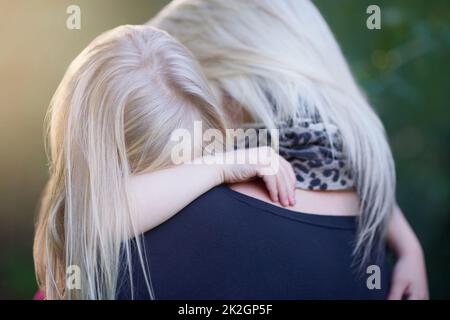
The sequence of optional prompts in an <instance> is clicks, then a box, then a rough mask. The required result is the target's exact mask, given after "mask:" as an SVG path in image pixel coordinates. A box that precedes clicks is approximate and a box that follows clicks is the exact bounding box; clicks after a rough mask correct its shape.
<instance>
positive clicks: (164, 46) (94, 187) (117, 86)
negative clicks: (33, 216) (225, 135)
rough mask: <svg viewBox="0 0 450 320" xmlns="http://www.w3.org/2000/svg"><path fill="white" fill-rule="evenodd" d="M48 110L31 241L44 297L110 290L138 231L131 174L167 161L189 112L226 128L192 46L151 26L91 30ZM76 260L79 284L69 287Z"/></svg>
mask: <svg viewBox="0 0 450 320" xmlns="http://www.w3.org/2000/svg"><path fill="white" fill-rule="evenodd" d="M48 115H49V117H48V120H49V132H48V133H49V149H50V179H49V182H48V185H47V187H46V191H45V193H44V196H43V200H42V205H41V212H40V216H39V220H38V223H37V230H36V237H35V245H34V257H35V263H36V270H37V275H38V279H39V281H40V285H41V286H43V287H44V288H45V290H46V297H47V298H49V299H54V298H82V299H89V298H92V299H94V298H114V295H115V288H116V283H117V276H118V271H119V260H120V255H121V254H123V255H124V256H125V258H126V259H125V260H126V261H127V263H130V249H129V245H128V241H127V240H128V239H129V238H130V237H132V236H133V235H134V232H133V230H134V229H135V228H134V225H133V220H132V219H131V214H130V212H131V211H132V204H131V202H130V201H129V196H128V193H127V180H128V178H129V177H130V176H131V175H133V174H139V173H142V172H144V171H152V170H157V169H160V168H163V167H166V166H168V165H170V164H171V161H170V150H171V148H170V146H171V142H170V137H171V134H172V131H173V130H174V129H176V128H186V129H191V128H192V123H193V121H194V120H195V119H201V120H202V122H203V128H204V129H207V128H208V127H211V128H218V129H223V125H222V122H221V118H222V117H221V115H220V113H219V111H218V109H217V107H216V102H215V100H214V98H213V95H212V93H211V91H210V90H209V87H208V85H207V83H206V80H205V79H204V77H203V76H202V73H201V72H200V70H199V67H198V65H197V64H196V62H195V60H194V59H193V57H192V56H191V54H190V53H189V52H188V50H187V49H186V48H185V47H183V46H182V45H181V44H180V43H178V42H177V41H176V40H175V39H173V38H172V37H171V36H169V35H168V34H166V33H165V32H162V31H159V30H157V29H155V28H152V27H149V26H122V27H118V28H116V29H113V30H111V31H108V32H106V33H104V34H102V35H100V36H99V37H98V38H96V39H95V40H94V41H93V42H92V43H91V44H90V45H89V46H88V47H87V48H86V49H85V50H83V52H82V53H81V54H80V55H79V56H78V57H77V58H76V59H75V60H74V61H73V62H72V64H71V65H70V67H69V68H68V70H67V72H66V74H65V76H64V78H63V80H62V81H61V84H60V85H59V87H58V89H57V91H56V93H55V95H54V97H53V99H52V102H51V106H50V109H49V114H48ZM138 249H139V251H140V248H139V245H138ZM141 262H142V264H143V257H142V255H141ZM73 265H75V266H77V267H79V270H80V278H81V281H80V283H81V288H80V290H66V270H67V268H68V267H70V266H73ZM69 270H72V269H69ZM147 284H148V288H149V290H150V291H151V286H150V281H149V279H147Z"/></svg>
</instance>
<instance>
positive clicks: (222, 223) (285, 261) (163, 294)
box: [118, 186, 389, 299]
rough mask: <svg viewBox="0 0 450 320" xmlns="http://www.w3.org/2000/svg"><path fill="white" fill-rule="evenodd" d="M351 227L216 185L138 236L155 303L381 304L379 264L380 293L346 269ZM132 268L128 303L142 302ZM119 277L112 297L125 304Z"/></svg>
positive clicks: (142, 289) (384, 277) (349, 222)
mask: <svg viewBox="0 0 450 320" xmlns="http://www.w3.org/2000/svg"><path fill="white" fill-rule="evenodd" d="M355 222H356V221H355V217H354V216H329V215H314V214H306V213H301V212H294V211H291V210H286V209H283V208H280V207H278V206H274V205H271V204H268V203H265V202H263V201H261V200H258V199H255V198H252V197H249V196H247V195H244V194H242V193H239V192H236V191H234V190H231V189H230V188H228V187H226V186H221V187H217V188H215V189H213V190H211V191H209V192H207V193H205V194H204V195H203V196H201V197H200V198H198V199H197V200H195V201H194V202H192V203H191V204H190V205H189V206H188V207H186V208H185V209H183V210H182V211H181V212H180V213H179V214H177V215H176V216H174V217H173V218H171V219H170V220H168V221H167V222H166V223H164V224H162V225H160V226H159V227H157V228H155V229H153V230H152V231H150V232H147V233H146V234H145V235H144V241H145V245H146V250H145V252H146V254H147V258H148V261H149V269H150V271H151V276H152V283H153V288H154V292H155V296H156V299H383V298H385V297H386V294H387V289H388V279H389V274H388V273H389V271H388V269H387V267H386V266H385V263H384V261H383V263H381V265H379V266H380V270H381V272H380V276H381V278H380V281H381V282H380V284H381V288H380V289H372V290H370V289H368V287H367V278H368V277H369V275H366V274H362V275H360V276H357V275H356V273H355V272H354V271H352V267H351V265H352V262H353V260H352V259H353V256H352V251H353V242H354V239H355V234H356V233H355V232H356V229H355ZM134 260H136V259H134ZM136 261H137V260H136ZM137 265H138V264H137V263H134V266H135V267H134V269H133V279H134V290H133V291H134V292H133V293H134V298H135V299H148V298H149V296H148V292H147V288H146V286H145V284H144V283H145V282H144V281H142V274H141V272H140V270H139V267H136V266H137ZM364 271H365V268H364ZM121 279H122V280H121V282H119V292H118V297H119V298H122V299H128V298H131V294H130V287H129V278H128V273H123V274H122V278H121Z"/></svg>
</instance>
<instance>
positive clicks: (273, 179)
mask: <svg viewBox="0 0 450 320" xmlns="http://www.w3.org/2000/svg"><path fill="white" fill-rule="evenodd" d="M216 156H219V157H224V158H223V159H225V160H226V159H227V157H228V159H235V160H236V159H239V157H241V159H245V161H241V162H237V161H235V162H234V163H233V162H231V161H228V162H227V161H224V163H223V164H222V165H220V169H221V176H222V182H224V183H237V182H243V181H246V180H249V179H250V178H253V177H260V178H261V179H262V180H263V181H264V183H265V185H266V187H267V190H268V191H269V194H270V198H271V200H272V201H274V202H279V203H280V204H281V205H283V206H289V205H291V206H292V205H294V204H295V197H294V191H295V182H296V177H295V174H294V170H293V169H292V166H291V164H290V163H289V162H287V161H286V160H285V159H283V158H282V157H281V156H279V155H278V154H277V153H275V151H274V150H273V149H272V148H270V147H259V148H251V149H240V150H236V151H230V152H227V153H224V154H218V155H216ZM216 156H214V157H216Z"/></svg>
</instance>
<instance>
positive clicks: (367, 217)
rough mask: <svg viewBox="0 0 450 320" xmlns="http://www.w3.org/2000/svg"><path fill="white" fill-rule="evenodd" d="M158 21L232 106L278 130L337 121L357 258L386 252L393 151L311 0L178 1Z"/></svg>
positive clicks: (156, 20) (165, 10) (393, 182)
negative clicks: (283, 125)
mask: <svg viewBox="0 0 450 320" xmlns="http://www.w3.org/2000/svg"><path fill="white" fill-rule="evenodd" d="M149 23H150V24H151V25H154V26H157V27H159V28H161V29H163V30H166V31H167V32H169V33H170V34H171V35H173V36H174V37H175V38H177V39H178V40H179V41H181V42H182V43H183V44H184V45H185V46H186V47H188V48H189V49H190V50H191V51H192V53H193V54H194V55H195V56H196V58H197V59H198V61H199V62H200V64H201V66H202V67H203V71H204V73H205V75H206V77H207V78H208V80H209V82H210V85H211V86H212V88H213V91H214V92H215V94H216V95H217V97H218V99H222V106H223V107H224V108H226V107H229V106H230V105H229V104H227V102H228V101H232V103H231V105H233V104H237V105H239V106H241V107H242V108H243V109H244V110H245V111H246V112H248V113H249V114H250V115H251V116H252V118H253V119H254V121H259V122H263V123H264V125H265V126H267V127H269V128H272V127H275V126H276V122H277V121H280V120H281V121H282V120H286V119H295V118H300V119H309V118H319V119H320V121H323V122H324V124H325V127H326V128H328V127H329V125H330V124H334V125H336V126H337V127H338V129H339V130H340V133H341V137H342V142H343V145H344V151H345V153H346V155H347V157H348V160H349V164H350V167H351V168H352V171H354V174H355V181H356V188H357V192H358V194H359V197H360V200H361V214H360V217H359V231H358V237H357V240H356V244H355V258H357V259H355V261H359V262H361V265H362V264H363V263H364V262H367V261H368V260H369V259H370V258H371V257H373V253H374V252H380V251H379V250H376V249H379V248H380V245H381V244H382V241H380V240H381V239H382V237H384V234H385V230H386V223H387V220H388V217H389V215H390V213H391V212H392V209H393V204H394V193H395V170H394V163H393V159H392V155H391V151H390V148H389V145H388V142H387V139H386V136H385V132H384V128H383V125H382V123H381V122H380V120H379V118H378V117H377V115H376V114H375V112H374V111H373V110H372V108H371V107H370V105H369V103H368V102H367V100H366V99H365V97H364V95H363V94H362V92H361V91H360V90H359V88H358V86H357V84H356V83H355V81H354V79H353V77H352V74H351V72H350V70H349V67H348V65H347V63H346V61H345V59H344V57H343V55H342V53H341V50H340V48H339V46H338V44H337V42H336V40H335V39H334V37H333V35H332V33H331V31H330V29H329V27H328V26H327V23H326V22H325V20H324V19H323V17H322V16H321V14H320V13H319V11H318V10H317V9H316V8H315V6H314V5H313V4H312V3H311V2H310V1H308V0H276V1H274V0H246V1H241V0H227V1H222V0H175V1H173V2H172V3H170V4H169V5H168V6H166V7H165V8H164V9H163V10H162V11H161V12H160V13H159V14H158V15H157V16H156V17H155V18H154V19H152V20H151V21H150V22H149ZM327 131H328V130H327ZM330 139H331V137H330Z"/></svg>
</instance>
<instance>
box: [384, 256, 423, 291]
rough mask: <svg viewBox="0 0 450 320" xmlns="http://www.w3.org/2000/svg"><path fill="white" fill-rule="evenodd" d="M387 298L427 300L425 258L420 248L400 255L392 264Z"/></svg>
mask: <svg viewBox="0 0 450 320" xmlns="http://www.w3.org/2000/svg"><path fill="white" fill-rule="evenodd" d="M388 299H389V300H401V299H408V300H428V299H429V295H428V284H427V275H426V270H425V260H424V258H423V254H422V252H421V250H419V251H418V252H411V253H408V254H405V255H403V256H400V257H399V258H398V260H397V262H396V264H395V266H394V270H393V272H392V280H391V291H390V293H389V297H388Z"/></svg>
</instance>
